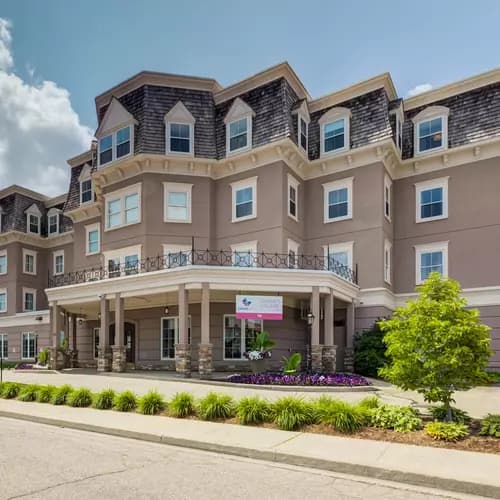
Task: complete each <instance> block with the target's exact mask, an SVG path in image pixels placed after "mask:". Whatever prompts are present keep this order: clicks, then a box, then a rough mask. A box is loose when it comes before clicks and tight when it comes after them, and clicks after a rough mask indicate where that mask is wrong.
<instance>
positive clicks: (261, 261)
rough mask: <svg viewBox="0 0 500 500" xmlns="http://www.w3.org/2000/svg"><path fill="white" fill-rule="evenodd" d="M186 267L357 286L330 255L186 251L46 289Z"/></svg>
mask: <svg viewBox="0 0 500 500" xmlns="http://www.w3.org/2000/svg"><path fill="white" fill-rule="evenodd" d="M186 266H218V267H238V268H266V269H305V270H313V271H330V272H332V273H334V274H336V275H337V276H340V277H341V278H343V279H345V280H347V281H350V282H351V283H357V272H356V270H354V269H352V268H350V267H348V266H345V265H343V264H341V263H340V262H338V261H337V260H335V259H334V258H333V256H331V255H325V256H318V255H294V254H292V253H290V254H280V253H265V252H233V251H228V250H194V249H193V250H185V251H179V252H175V253H169V254H167V255H159V256H157V257H146V258H144V259H141V260H139V259H137V258H134V257H133V256H130V257H126V258H125V260H124V261H120V262H119V263H118V262H117V261H110V262H109V264H108V266H101V267H93V268H89V269H83V270H81V271H74V272H70V273H66V274H60V275H56V276H49V279H48V287H49V288H55V287H60V286H66V285H76V284H79V283H88V282H92V281H100V280H105V279H109V278H118V277H120V276H131V275H136V274H143V273H150V272H153V271H161V270H164V269H173V268H179V267H186Z"/></svg>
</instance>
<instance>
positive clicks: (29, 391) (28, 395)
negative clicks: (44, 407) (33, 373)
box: [17, 384, 40, 401]
mask: <svg viewBox="0 0 500 500" xmlns="http://www.w3.org/2000/svg"><path fill="white" fill-rule="evenodd" d="M39 390H40V386H38V385H36V384H29V385H26V386H24V387H23V388H22V389H21V390H20V391H19V395H18V396H17V399H18V400H19V401H35V400H36V395H37V393H38V391H39Z"/></svg>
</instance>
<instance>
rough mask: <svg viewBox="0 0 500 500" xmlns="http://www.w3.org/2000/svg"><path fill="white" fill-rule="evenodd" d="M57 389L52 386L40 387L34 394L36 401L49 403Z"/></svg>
mask: <svg viewBox="0 0 500 500" xmlns="http://www.w3.org/2000/svg"><path fill="white" fill-rule="evenodd" d="M56 389H57V387H55V386H54V385H42V386H40V388H39V389H38V392H37V393H36V400H37V401H38V402H39V403H50V402H51V401H52V397H53V396H54V393H55V391H56Z"/></svg>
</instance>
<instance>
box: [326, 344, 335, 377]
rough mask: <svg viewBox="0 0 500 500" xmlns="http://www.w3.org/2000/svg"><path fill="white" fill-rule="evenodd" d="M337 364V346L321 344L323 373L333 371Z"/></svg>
mask: <svg viewBox="0 0 500 500" xmlns="http://www.w3.org/2000/svg"><path fill="white" fill-rule="evenodd" d="M336 366H337V346H334V345H325V346H323V371H324V372H325V373H335V369H336Z"/></svg>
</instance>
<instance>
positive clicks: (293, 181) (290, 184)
mask: <svg viewBox="0 0 500 500" xmlns="http://www.w3.org/2000/svg"><path fill="white" fill-rule="evenodd" d="M299 186H300V182H299V181H298V180H297V179H296V177H294V176H293V175H290V174H288V184H287V214H288V217H290V218H291V219H293V220H294V221H297V222H298V221H299ZM291 187H293V188H295V215H292V214H291V213H290V202H291V198H290V188H291Z"/></svg>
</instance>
